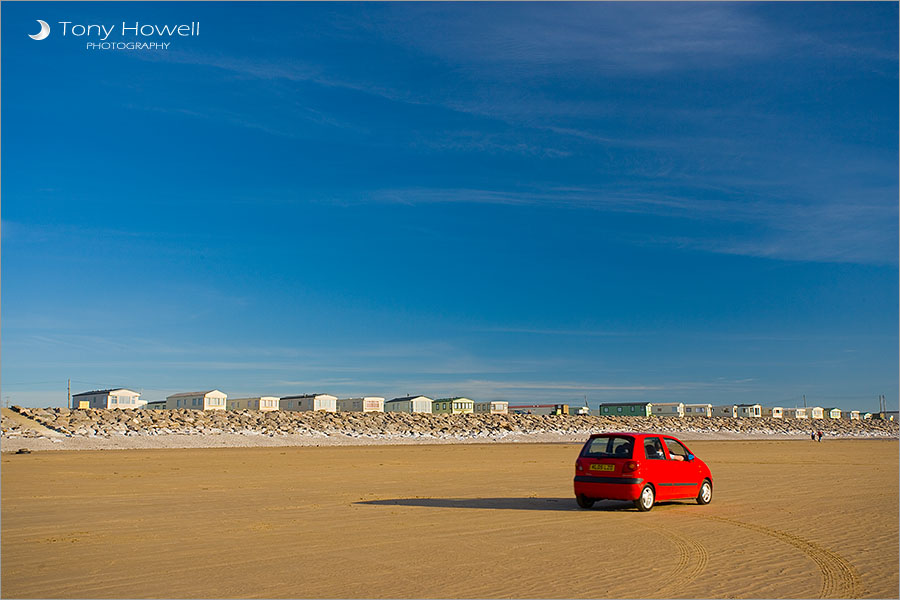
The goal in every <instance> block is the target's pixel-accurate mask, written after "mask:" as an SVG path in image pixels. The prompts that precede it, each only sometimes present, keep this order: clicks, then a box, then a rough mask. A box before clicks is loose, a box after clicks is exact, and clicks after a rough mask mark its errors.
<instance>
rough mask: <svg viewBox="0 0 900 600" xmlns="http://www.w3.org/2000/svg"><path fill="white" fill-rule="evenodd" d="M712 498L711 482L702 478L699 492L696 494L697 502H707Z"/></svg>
mask: <svg viewBox="0 0 900 600" xmlns="http://www.w3.org/2000/svg"><path fill="white" fill-rule="evenodd" d="M711 500H712V484H711V483H710V482H709V479H704V480H703V483H702V484H700V493H699V494H697V504H709V503H710V501H711Z"/></svg>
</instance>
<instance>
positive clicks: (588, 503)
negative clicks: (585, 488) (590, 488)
mask: <svg viewBox="0 0 900 600" xmlns="http://www.w3.org/2000/svg"><path fill="white" fill-rule="evenodd" d="M575 502H577V503H578V506H580V507H581V508H590V507H592V506H593V505H594V502H596V500H594V499H593V498H588V497H587V496H584V495H581V494H579V495H578V496H575Z"/></svg>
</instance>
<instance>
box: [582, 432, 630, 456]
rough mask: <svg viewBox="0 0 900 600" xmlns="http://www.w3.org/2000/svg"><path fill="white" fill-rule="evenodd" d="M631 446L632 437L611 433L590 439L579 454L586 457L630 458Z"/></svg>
mask: <svg viewBox="0 0 900 600" xmlns="http://www.w3.org/2000/svg"><path fill="white" fill-rule="evenodd" d="M632 448H634V439H633V438H630V437H626V436H622V435H611V436H604V437H597V438H594V439H592V440H590V441H589V442H588V443H587V445H586V446H585V448H584V452H582V453H581V455H582V456H584V457H586V458H631V450H632Z"/></svg>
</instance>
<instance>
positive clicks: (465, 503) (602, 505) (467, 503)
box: [354, 497, 637, 512]
mask: <svg viewBox="0 0 900 600" xmlns="http://www.w3.org/2000/svg"><path fill="white" fill-rule="evenodd" d="M354 504H368V505H369V506H424V507H430V508H476V509H482V510H485V509H487V510H490V509H494V510H552V511H562V512H576V511H583V510H585V509H583V508H579V507H578V505H577V504H576V503H575V498H574V497H569V498H389V499H385V500H365V501H361V502H354ZM591 510H602V511H620V510H637V509H636V508H635V507H634V504H632V503H631V502H620V501H616V500H603V501H600V502H597V503H596V504H595V505H594V507H593V508H592V509H591Z"/></svg>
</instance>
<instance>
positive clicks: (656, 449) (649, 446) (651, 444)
mask: <svg viewBox="0 0 900 600" xmlns="http://www.w3.org/2000/svg"><path fill="white" fill-rule="evenodd" d="M644 456H646V457H647V458H648V459H650V460H665V458H666V457H665V455H664V454H663V449H662V443H661V442H660V441H659V438H655V437H654V438H646V439H645V440H644Z"/></svg>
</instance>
